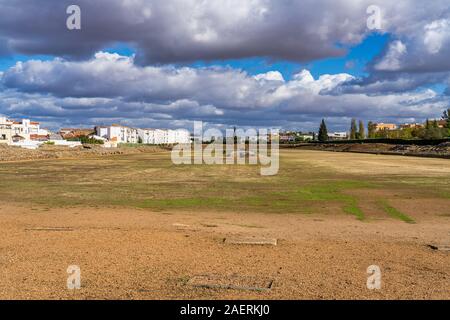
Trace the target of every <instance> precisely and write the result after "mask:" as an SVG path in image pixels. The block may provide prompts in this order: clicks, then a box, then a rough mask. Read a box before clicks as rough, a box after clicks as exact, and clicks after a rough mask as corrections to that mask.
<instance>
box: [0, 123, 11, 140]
mask: <svg viewBox="0 0 450 320" xmlns="http://www.w3.org/2000/svg"><path fill="white" fill-rule="evenodd" d="M12 136H13V134H12V121H9V120H8V119H6V118H4V117H1V118H0V144H11V142H12Z"/></svg>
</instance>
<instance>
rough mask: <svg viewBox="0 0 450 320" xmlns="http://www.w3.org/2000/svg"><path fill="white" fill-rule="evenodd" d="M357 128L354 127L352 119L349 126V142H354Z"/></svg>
mask: <svg viewBox="0 0 450 320" xmlns="http://www.w3.org/2000/svg"><path fill="white" fill-rule="evenodd" d="M357 131H358V129H357V127H356V119H352V123H351V126H350V140H356V138H357Z"/></svg>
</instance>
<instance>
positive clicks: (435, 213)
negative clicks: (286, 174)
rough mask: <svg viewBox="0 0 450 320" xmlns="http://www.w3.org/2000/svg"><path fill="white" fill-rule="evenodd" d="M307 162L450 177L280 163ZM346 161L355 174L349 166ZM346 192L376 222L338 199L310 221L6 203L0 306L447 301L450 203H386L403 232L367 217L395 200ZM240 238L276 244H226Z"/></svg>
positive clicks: (318, 158)
mask: <svg viewBox="0 0 450 320" xmlns="http://www.w3.org/2000/svg"><path fill="white" fill-rule="evenodd" d="M299 155H301V157H300V158H301V161H300V160H298V161H299V165H304V164H305V163H310V162H312V163H314V166H315V167H317V168H323V170H324V172H326V171H327V170H330V172H339V174H348V175H352V174H359V173H361V172H363V173H364V174H366V175H367V176H370V175H372V174H378V175H381V174H383V175H392V176H393V179H395V175H396V174H398V176H399V177H401V179H408V176H411V177H414V179H416V178H417V179H421V178H424V177H433V179H434V178H436V177H437V178H439V179H440V178H442V177H444V178H447V177H448V174H449V173H450V169H449V168H450V166H449V164H448V162H446V161H447V160H442V159H415V158H402V157H389V156H380V157H377V156H373V155H359V154H358V155H349V154H335V153H333V154H332V157H331V155H330V158H329V161H325V160H323V159H324V158H323V156H324V155H327V153H320V152H312V151H305V152H301V153H300V154H299V153H298V152H294V153H286V154H284V155H283V159H284V160H283V161H289V162H290V163H291V164H292V165H293V166H296V161H297V159H298V158H299ZM349 156H351V157H352V158H351V160H352V164H351V165H342V164H343V163H348V162H346V160H347V161H348V159H349V158H348V157H349ZM339 164H341V165H339ZM406 166H409V167H408V168H406ZM346 168H347V169H346ZM375 168H376V169H375ZM187 170H188V169H187ZM414 172H416V174H415V175H414ZM408 181H409V180H408ZM413 181H416V180H413ZM432 181H435V180H432ZM445 181H447V180H444V182H445ZM427 183H428V182H427ZM321 192H322V191H321ZM345 192H347V193H349V194H354V195H355V196H356V197H357V198H358V199H367V201H366V202H363V203H362V204H361V206H362V209H364V210H366V211H367V216H368V217H369V218H370V219H367V220H364V221H360V220H357V219H355V217H354V216H351V215H345V214H342V210H341V204H340V203H339V202H338V201H334V200H333V199H331V200H330V201H327V202H322V201H319V202H317V203H315V204H314V206H313V207H312V210H313V212H310V213H308V214H304V213H302V214H300V213H285V214H283V213H270V212H265V213H261V212H257V211H251V210H249V211H244V210H233V211H216V210H207V209H205V208H202V207H199V208H200V209H195V210H180V209H179V208H165V209H164V210H153V209H151V208H145V209H144V208H142V209H139V208H131V207H130V208H126V207H113V206H111V207H107V206H100V207H99V206H67V207H51V206H46V205H42V204H36V203H28V202H23V203H17V202H15V203H11V202H9V201H8V200H7V199H5V198H4V197H0V221H1V224H0V299H450V267H449V266H450V253H449V252H448V251H440V250H436V249H433V248H432V247H439V246H441V245H446V244H447V245H449V244H450V211H449V210H448V208H449V204H450V200H449V199H448V198H445V197H444V198H427V197H410V198H407V197H406V196H405V194H406V193H407V192H409V189H399V190H398V194H389V197H390V201H391V202H390V203H391V205H392V206H395V208H397V209H398V210H401V211H402V212H405V213H407V214H408V216H410V217H411V218H413V219H414V221H415V223H405V222H404V221H401V220H398V219H392V218H390V217H389V216H387V215H386V214H385V213H384V212H377V211H376V210H373V206H371V205H370V202H371V201H372V200H373V199H375V197H377V198H380V197H381V198H382V197H385V196H386V197H387V196H388V194H387V193H388V191H385V190H383V189H375V190H372V189H355V190H348V191H345ZM404 193H405V194H404ZM299 203H301V202H299ZM366 206H367V208H366ZM371 208H372V209H371ZM300 211H301V208H299V212H300ZM235 238H238V239H241V238H253V239H261V238H265V239H277V240H278V241H277V246H270V245H269V246H258V245H235V244H229V243H227V242H225V241H224V240H225V239H235ZM431 246H432V247H431ZM70 265H77V266H79V267H80V269H81V289H79V290H68V289H67V278H68V276H69V275H68V274H67V268H68V266H70ZM371 265H377V266H379V267H380V268H381V272H382V273H381V275H382V278H381V279H382V287H381V289H380V290H369V289H368V288H367V279H368V277H369V274H367V268H368V267H369V266H371ZM198 276H207V278H210V279H214V280H213V282H214V281H216V283H217V284H218V285H224V284H225V285H227V284H232V283H242V286H243V287H246V286H247V284H248V283H250V281H249V280H248V279H253V280H254V279H256V280H260V282H261V283H262V282H264V281H266V280H269V281H270V290H256V291H255V290H248V288H247V289H239V288H235V289H229V288H208V287H198V286H194V285H192V284H193V282H192V280H193V279H199V278H198ZM200 279H201V277H200ZM253 280H252V281H253ZM252 283H254V282H252ZM262 289H264V288H262Z"/></svg>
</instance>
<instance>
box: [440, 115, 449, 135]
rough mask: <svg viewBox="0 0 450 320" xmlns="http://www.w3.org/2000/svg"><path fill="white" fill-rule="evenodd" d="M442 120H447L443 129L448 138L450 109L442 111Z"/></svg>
mask: <svg viewBox="0 0 450 320" xmlns="http://www.w3.org/2000/svg"><path fill="white" fill-rule="evenodd" d="M442 120H447V123H446V125H445V127H446V128H447V131H448V136H449V137H450V108H448V109H447V111H444V116H443V117H442Z"/></svg>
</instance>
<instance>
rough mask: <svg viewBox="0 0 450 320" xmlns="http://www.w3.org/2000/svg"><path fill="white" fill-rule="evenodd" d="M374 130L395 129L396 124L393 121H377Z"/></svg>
mask: <svg viewBox="0 0 450 320" xmlns="http://www.w3.org/2000/svg"><path fill="white" fill-rule="evenodd" d="M375 130H376V131H384V130H397V125H396V124H393V123H377V124H376V127H375Z"/></svg>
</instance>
